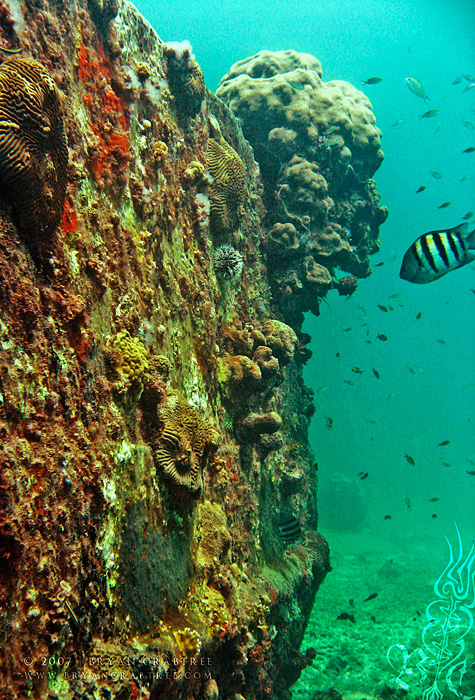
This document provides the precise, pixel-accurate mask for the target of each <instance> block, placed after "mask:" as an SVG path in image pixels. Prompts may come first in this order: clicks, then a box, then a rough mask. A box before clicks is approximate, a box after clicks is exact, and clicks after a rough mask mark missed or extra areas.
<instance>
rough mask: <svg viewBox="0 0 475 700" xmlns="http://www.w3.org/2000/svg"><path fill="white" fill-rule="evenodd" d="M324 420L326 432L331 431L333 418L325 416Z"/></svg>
mask: <svg viewBox="0 0 475 700" xmlns="http://www.w3.org/2000/svg"><path fill="white" fill-rule="evenodd" d="M325 419H326V421H327V428H328V430H332V429H333V418H330V417H329V416H325Z"/></svg>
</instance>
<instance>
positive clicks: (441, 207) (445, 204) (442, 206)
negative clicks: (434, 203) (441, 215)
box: [437, 202, 452, 209]
mask: <svg viewBox="0 0 475 700" xmlns="http://www.w3.org/2000/svg"><path fill="white" fill-rule="evenodd" d="M451 204H452V202H444V203H443V204H439V206H438V207H437V209H447V207H450V205H451Z"/></svg>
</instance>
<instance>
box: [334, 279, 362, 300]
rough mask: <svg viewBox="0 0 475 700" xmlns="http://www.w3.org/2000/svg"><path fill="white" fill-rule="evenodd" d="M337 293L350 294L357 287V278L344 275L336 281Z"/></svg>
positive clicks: (341, 294)
mask: <svg viewBox="0 0 475 700" xmlns="http://www.w3.org/2000/svg"><path fill="white" fill-rule="evenodd" d="M336 286H337V289H338V294H339V295H340V296H351V294H353V293H354V292H356V289H357V287H358V280H357V279H356V277H352V275H346V276H345V277H342V278H341V279H339V280H338V282H337V285H336Z"/></svg>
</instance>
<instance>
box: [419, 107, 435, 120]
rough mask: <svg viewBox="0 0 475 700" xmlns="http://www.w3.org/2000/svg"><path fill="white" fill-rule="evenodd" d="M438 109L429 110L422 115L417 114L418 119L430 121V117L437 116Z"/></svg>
mask: <svg viewBox="0 0 475 700" xmlns="http://www.w3.org/2000/svg"><path fill="white" fill-rule="evenodd" d="M439 112H440V109H429V111H428V112H424V113H423V114H419V119H430V118H431V117H435V116H437V115H438V114H439Z"/></svg>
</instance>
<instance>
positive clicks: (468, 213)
mask: <svg viewBox="0 0 475 700" xmlns="http://www.w3.org/2000/svg"><path fill="white" fill-rule="evenodd" d="M472 216H473V211H468V212H467V213H466V214H464V215H463V216H462V217H461V218H462V219H464V221H468V220H469V219H471V218H472Z"/></svg>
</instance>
